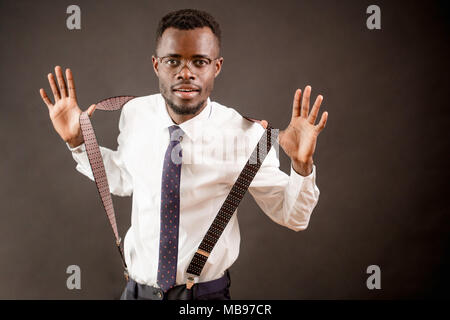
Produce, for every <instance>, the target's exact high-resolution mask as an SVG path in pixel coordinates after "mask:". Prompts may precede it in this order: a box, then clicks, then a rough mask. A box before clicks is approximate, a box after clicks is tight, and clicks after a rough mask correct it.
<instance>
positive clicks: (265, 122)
mask: <svg viewBox="0 0 450 320" xmlns="http://www.w3.org/2000/svg"><path fill="white" fill-rule="evenodd" d="M268 124H269V123H268V122H267V121H266V120H261V125H262V126H263V127H264V129H267V125H268Z"/></svg>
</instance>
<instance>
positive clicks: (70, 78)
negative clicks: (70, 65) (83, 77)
mask: <svg viewBox="0 0 450 320" xmlns="http://www.w3.org/2000/svg"><path fill="white" fill-rule="evenodd" d="M66 78H67V85H68V86H69V97H70V98H73V99H75V100H76V99H77V94H76V92H75V82H74V80H73V75H72V70H70V69H66Z"/></svg>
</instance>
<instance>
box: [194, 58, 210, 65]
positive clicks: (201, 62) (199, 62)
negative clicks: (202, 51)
mask: <svg viewBox="0 0 450 320" xmlns="http://www.w3.org/2000/svg"><path fill="white" fill-rule="evenodd" d="M193 62H194V65H195V66H196V67H204V66H207V65H208V64H209V61H208V60H206V59H196V60H194V61H193Z"/></svg>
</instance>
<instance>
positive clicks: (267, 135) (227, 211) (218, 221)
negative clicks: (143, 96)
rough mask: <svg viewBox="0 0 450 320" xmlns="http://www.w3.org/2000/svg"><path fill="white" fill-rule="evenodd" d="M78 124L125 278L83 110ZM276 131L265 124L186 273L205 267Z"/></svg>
mask: <svg viewBox="0 0 450 320" xmlns="http://www.w3.org/2000/svg"><path fill="white" fill-rule="evenodd" d="M134 98H136V96H116V97H111V98H107V99H104V100H101V101H100V102H98V103H97V106H96V109H99V110H103V111H115V110H119V109H121V108H122V107H123V106H124V105H125V104H126V103H127V102H128V101H130V100H132V99H134ZM244 118H246V119H248V120H250V121H254V122H259V121H258V120H256V119H251V118H248V117H244ZM80 126H81V132H82V134H83V138H84V142H85V146H86V152H87V156H88V159H89V163H90V165H91V169H92V173H93V175H94V180H95V184H96V186H97V190H98V193H99V195H100V198H101V200H102V204H103V207H104V209H105V211H106V215H107V217H108V219H109V222H110V224H111V228H112V230H113V233H114V237H115V242H116V246H117V248H118V251H119V254H120V258H121V260H122V265H123V267H124V270H125V271H124V274H125V278H126V279H127V280H128V271H127V265H126V262H125V258H124V254H123V249H122V247H121V242H122V241H121V240H122V239H121V238H120V237H119V232H118V229H117V223H116V216H115V213H114V207H113V202H112V198H111V193H110V190H109V185H108V179H107V176H106V172H105V167H104V164H103V158H102V155H101V152H100V148H99V146H98V143H97V139H96V137H95V132H94V128H93V127H92V124H91V120H90V119H89V115H88V113H87V111H84V112H82V113H81V115H80ZM277 138H278V130H277V129H273V128H272V127H271V126H270V125H268V126H267V128H266V130H265V132H264V134H263V136H262V137H261V139H260V140H259V142H258V144H257V145H256V147H255V149H254V150H253V152H252V154H251V156H250V158H249V159H248V161H247V163H246V164H245V167H244V169H243V170H242V171H241V173H240V174H239V177H238V179H237V180H236V182H235V184H234V185H233V187H232V188H231V191H230V193H229V194H228V196H227V198H226V199H225V201H224V203H223V204H222V207H221V208H220V210H219V212H218V214H217V216H216V218H215V219H214V221H213V222H212V224H211V226H210V227H209V230H208V232H207V233H206V235H205V237H204V239H203V241H202V242H201V243H200V246H199V247H198V250H197V252H196V253H195V255H194V257H193V258H192V261H191V263H190V264H189V266H188V269H187V272H188V273H190V274H192V275H197V276H199V275H200V273H201V272H202V269H203V267H204V266H205V263H206V260H207V259H208V256H209V254H210V253H211V252H212V250H213V248H214V246H215V245H216V243H217V241H218V240H219V238H220V236H221V234H222V233H223V230H224V229H225V227H226V226H227V224H228V222H229V221H230V219H231V217H232V216H233V214H234V212H235V211H236V208H237V207H238V205H239V203H240V202H241V200H242V198H243V197H244V195H245V193H246V192H247V189H248V187H249V186H250V183H251V182H252V180H253V178H254V177H255V175H256V173H257V172H258V170H259V168H260V167H261V164H262V162H263V161H264V159H265V157H266V155H267V153H269V151H270V149H271V147H272V145H274V144H275V143H276V142H277ZM188 279H189V280H188V284H187V286H188V288H189V289H190V288H191V287H192V285H193V280H194V279H193V277H189V278H188Z"/></svg>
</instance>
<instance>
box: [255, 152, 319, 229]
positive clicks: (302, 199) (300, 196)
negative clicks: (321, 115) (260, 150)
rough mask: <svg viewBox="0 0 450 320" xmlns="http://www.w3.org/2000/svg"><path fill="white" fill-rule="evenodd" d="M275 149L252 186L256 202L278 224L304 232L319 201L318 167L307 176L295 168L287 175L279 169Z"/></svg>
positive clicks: (268, 155) (269, 154) (263, 164)
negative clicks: (316, 181)
mask: <svg viewBox="0 0 450 320" xmlns="http://www.w3.org/2000/svg"><path fill="white" fill-rule="evenodd" d="M279 167H280V161H279V159H278V157H277V154H276V150H275V149H274V147H273V146H272V149H271V150H270V151H269V153H268V154H267V156H266V158H265V159H264V162H263V163H262V165H261V168H260V169H259V171H258V172H257V174H256V175H255V178H254V179H253V181H252V183H251V184H250V187H249V192H250V194H251V195H252V196H253V198H254V199H255V201H256V203H257V204H258V205H259V207H260V208H261V209H262V210H263V212H264V213H265V214H266V215H268V216H269V217H270V218H271V219H272V220H273V221H275V222H276V223H278V224H280V225H282V226H285V227H287V228H289V229H291V230H294V231H301V230H305V229H306V228H307V226H308V224H309V219H310V217H311V214H312V211H313V209H314V207H315V206H316V204H317V202H318V200H319V194H320V191H319V188H318V187H317V185H316V183H315V180H316V166H315V165H314V164H313V170H312V172H311V174H309V175H308V176H306V177H304V176H302V175H300V174H298V173H297V172H295V170H294V169H293V168H292V164H291V172H290V175H289V176H288V175H287V174H286V173H284V172H283V171H281V170H280V168H279Z"/></svg>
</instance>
